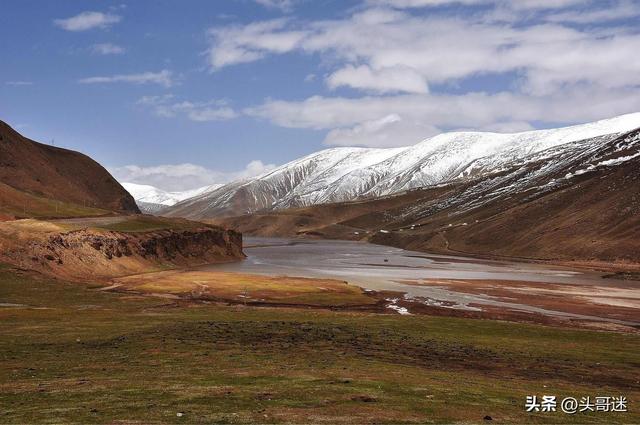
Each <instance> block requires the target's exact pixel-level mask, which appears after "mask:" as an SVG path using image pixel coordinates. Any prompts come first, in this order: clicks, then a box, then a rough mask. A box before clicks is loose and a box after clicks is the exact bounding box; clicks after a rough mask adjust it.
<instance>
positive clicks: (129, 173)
mask: <svg viewBox="0 0 640 425" xmlns="http://www.w3.org/2000/svg"><path fill="white" fill-rule="evenodd" d="M275 167H276V166H275V165H274V164H265V163H263V162H262V161H260V160H253V161H251V162H249V163H248V164H247V165H246V167H244V168H243V169H241V170H236V171H231V172H224V171H217V170H212V169H210V168H207V167H203V166H201V165H196V164H190V163H184V164H164V165H156V166H149V167H145V166H140V165H125V166H122V167H111V168H109V171H110V172H111V174H113V176H114V177H115V178H116V179H117V180H118V181H121V182H128V183H138V184H148V185H151V186H155V187H157V188H160V189H163V190H167V191H183V190H190V189H195V188H198V187H203V186H208V185H212V184H219V183H228V182H230V181H234V180H238V179H244V178H248V177H254V176H257V175H259V174H263V173H266V172H268V171H271V170H273V169H274V168H275Z"/></svg>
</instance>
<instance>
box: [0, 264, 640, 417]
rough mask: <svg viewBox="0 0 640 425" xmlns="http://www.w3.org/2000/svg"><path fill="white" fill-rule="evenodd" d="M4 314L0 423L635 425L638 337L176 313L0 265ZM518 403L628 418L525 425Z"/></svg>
mask: <svg viewBox="0 0 640 425" xmlns="http://www.w3.org/2000/svg"><path fill="white" fill-rule="evenodd" d="M0 302H1V303H13V304H24V306H22V307H20V306H18V307H0V406H1V407H2V408H1V409H0V422H2V423H72V422H73V423H96V422H98V423H111V422H116V421H123V422H127V423H129V422H138V423H150V422H161V423H255V422H261V423H281V422H296V423H300V422H326V423H341V422H347V423H398V422H416V423H425V422H427V423H428V422H437V423H441V422H452V421H457V422H465V423H468V422H473V423H482V422H483V417H484V416H485V415H490V416H492V417H493V419H494V421H493V423H505V422H507V423H523V422H532V423H576V422H579V423H618V422H626V423H638V422H640V410H639V409H638V400H640V384H639V383H638V381H639V379H640V378H639V376H638V370H640V356H639V354H638V352H639V351H640V350H639V349H640V338H639V337H638V336H637V335H630V334H616V333H605V332H594V331H581V330H569V329H560V328H550V327H543V326H537V325H522V324H515V323H506V322H499V321H488V320H470V319H458V318H445V317H427V316H410V317H403V316H392V315H375V314H360V313H334V312H329V311H321V310H295V309H276V308H250V307H249V308H247V307H241V306H240V307H224V306H216V305H197V306H193V305H191V306H187V305H180V304H177V305H176V304H174V303H172V302H170V301H167V300H162V299H157V298H138V297H129V296H126V295H121V294H114V293H105V292H101V291H97V290H95V289H92V288H90V287H88V286H84V285H78V284H66V283H62V282H56V281H50V280H47V279H44V278H35V277H33V276H31V275H27V274H18V273H16V272H14V271H12V270H11V269H8V268H6V267H4V268H2V267H0ZM528 394H538V395H542V394H555V395H557V396H562V397H564V396H583V395H590V396H592V397H593V396H595V395H610V394H611V395H619V394H623V395H626V396H627V397H628V398H629V400H630V402H629V403H630V404H629V407H630V410H631V411H630V412H629V413H626V414H613V413H609V414H607V413H594V414H589V415H584V414H581V415H579V416H569V415H565V414H563V413H560V412H558V413H551V414H542V413H538V414H535V415H532V414H527V413H525V412H524V410H523V403H524V399H525V396H526V395H528ZM178 412H183V413H184V416H182V417H178V416H176V413H178Z"/></svg>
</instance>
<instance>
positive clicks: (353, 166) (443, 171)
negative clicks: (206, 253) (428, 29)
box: [168, 113, 640, 218]
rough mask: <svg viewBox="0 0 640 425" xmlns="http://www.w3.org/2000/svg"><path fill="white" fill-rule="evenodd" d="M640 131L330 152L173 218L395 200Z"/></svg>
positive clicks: (617, 121)
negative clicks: (410, 192) (416, 190)
mask: <svg viewBox="0 0 640 425" xmlns="http://www.w3.org/2000/svg"><path fill="white" fill-rule="evenodd" d="M638 127H640V113H635V114H628V115H622V116H619V117H616V118H612V119H607V120H602V121H597V122H594V123H588V124H582V125H576V126H571V127H565V128H558V129H550V130H536V131H528V132H523V133H515V134H498V133H479V132H453V133H444V134H440V135H438V136H435V137H432V138H430V139H427V140H424V141H423V142H420V143H418V144H416V145H413V146H409V147H406V148H395V149H367V148H335V149H327V150H323V151H320V152H317V153H314V154H312V155H308V156H306V157H304V158H301V159H298V160H295V161H292V162H290V163H288V164H285V165H283V166H281V167H278V168H277V169H275V170H273V171H271V172H269V173H266V174H263V175H260V176H258V177H255V178H252V179H248V180H244V181H238V182H233V183H230V184H227V185H225V186H222V187H220V188H218V189H216V190H212V191H208V192H207V193H202V194H200V195H198V196H195V197H193V198H191V199H187V200H185V201H183V202H179V203H178V204H176V205H175V206H173V207H172V208H169V209H168V214H170V215H175V216H185V217H194V218H206V217H214V216H220V215H237V214H245V213H251V212H255V211H258V210H263V209H282V208H289V207H297V206H308V205H315V204H322V203H328V202H338V201H349V200H355V199H363V198H371V197H379V196H384V195H390V194H394V193H399V192H403V191H406V190H409V189H413V188H417V187H425V186H431V185H437V184H441V183H445V182H450V181H455V180H460V179H468V178H472V177H475V176H481V175H487V174H490V173H495V172H498V171H500V170H503V169H505V168H507V167H510V166H512V165H513V164H516V163H521V162H523V161H526V160H527V159H528V158H531V157H534V156H536V155H537V154H540V153H542V152H546V151H549V152H555V153H554V154H553V155H556V154H557V153H558V152H565V153H566V152H572V153H571V154H566V155H564V156H563V155H560V156H559V158H562V157H564V158H567V157H571V155H572V154H573V153H574V152H575V151H576V150H577V151H578V152H579V151H581V150H584V149H597V148H598V146H602V145H603V144H604V143H606V142H608V141H610V140H612V139H613V138H615V137H616V136H617V135H619V134H620V133H624V132H628V131H630V130H633V129H635V128H638ZM581 141H586V142H581ZM578 142H581V143H578ZM554 149H555V150H556V151H557V152H556V151H554ZM553 155H550V156H549V158H548V159H549V161H553V160H554V156H553Z"/></svg>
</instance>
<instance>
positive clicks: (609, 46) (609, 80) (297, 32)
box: [209, 3, 640, 94]
mask: <svg viewBox="0 0 640 425" xmlns="http://www.w3.org/2000/svg"><path fill="white" fill-rule="evenodd" d="M525 6H526V5H521V6H520V7H525ZM531 7H533V3H531ZM540 7H542V6H540ZM210 35H211V37H212V38H211V48H210V50H209V62H210V66H211V67H212V69H220V68H222V67H225V66H230V65H233V64H238V63H247V62H253V61H256V60H259V59H262V58H264V57H266V56H268V55H276V54H283V53H289V52H301V53H319V54H321V55H323V57H327V58H330V59H331V60H332V61H333V62H338V63H341V65H340V67H339V68H338V69H337V70H335V71H334V72H333V73H331V75H330V76H329V78H328V80H327V84H328V85H329V87H337V86H349V87H352V88H355V89H359V90H363V91H365V92H381V93H384V92H391V91H403V92H407V93H425V92H426V91H427V87H429V85H434V84H450V83H455V82H456V81H459V80H461V79H464V78H471V77H474V76H477V75H480V74H500V73H518V74H519V75H521V80H522V87H523V88H526V89H527V90H528V91H530V92H532V93H537V94H541V93H544V92H555V91H557V90H558V89H559V88H561V87H563V86H566V85H575V84H584V83H587V84H594V85H600V86H602V87H607V88H620V87H624V86H633V85H637V84H638V83H640V57H638V55H637V54H636V51H637V49H638V47H639V46H640V34H638V33H637V32H633V31H629V30H628V29H625V28H620V29H618V28H606V29H600V30H593V29H578V28H573V27H568V26H564V25H562V24H556V23H541V24H535V25H524V26H523V25H519V24H518V23H504V22H503V23H496V22H495V21H486V20H485V19H484V15H480V17H478V16H475V15H470V16H464V17H462V16H461V17H455V16H441V15H433V16H432V15H426V16H420V15H411V14H408V13H405V12H402V11H398V10H389V9H367V10H364V11H361V12H358V13H355V14H354V15H352V16H350V17H348V18H345V19H339V20H329V21H318V22H312V23H300V22H293V21H290V20H282V19H280V20H272V21H265V22H257V23H251V24H248V25H246V26H230V27H221V28H216V29H213V30H210ZM613 63H615V64H618V65H619V66H618V65H616V66H612V64H613Z"/></svg>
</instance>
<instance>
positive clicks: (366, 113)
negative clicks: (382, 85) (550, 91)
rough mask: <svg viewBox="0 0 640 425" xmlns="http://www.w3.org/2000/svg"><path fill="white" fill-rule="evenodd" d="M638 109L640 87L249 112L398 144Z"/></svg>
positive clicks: (311, 101)
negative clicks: (446, 132)
mask: <svg viewBox="0 0 640 425" xmlns="http://www.w3.org/2000/svg"><path fill="white" fill-rule="evenodd" d="M576 105H580V107H576ZM636 111H640V89H635V90H628V89H620V90H607V89H593V88H584V87H583V88H581V89H575V90H570V91H561V92H559V93H557V94H555V95H552V96H531V95H528V94H518V93H509V92H502V93H496V94H487V93H467V94H463V95H455V94H450V95H445V94H426V95H399V96H384V97H377V96H367V97H361V98H343V97H320V96H314V97H311V98H308V99H306V100H303V101H297V102H295V101H294V102H292V101H281V100H270V101H267V102H265V103H264V104H262V105H260V106H258V107H253V108H249V109H247V110H245V113H247V114H249V115H251V116H255V117H260V118H265V119H268V120H269V121H271V122H273V123H274V124H276V125H279V126H282V127H289V128H309V129H315V130H329V132H328V134H327V137H326V138H325V143H326V144H331V145H350V144H357V145H363V146H395V145H406V144H412V143H416V142H418V141H419V140H421V139H423V138H426V137H428V136H430V135H431V134H433V133H434V132H436V131H439V130H457V129H467V130H469V129H476V130H489V131H517V130H523V129H529V128H530V127H531V125H530V123H531V122H535V121H544V122H548V123H556V124H569V123H579V122H588V121H593V120H597V119H602V118H609V117H612V116H615V115H621V114H624V113H628V112H636ZM394 132H396V134H397V136H394ZM394 137H395V138H394ZM404 138H406V140H400V139H404ZM350 140H351V142H350Z"/></svg>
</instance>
